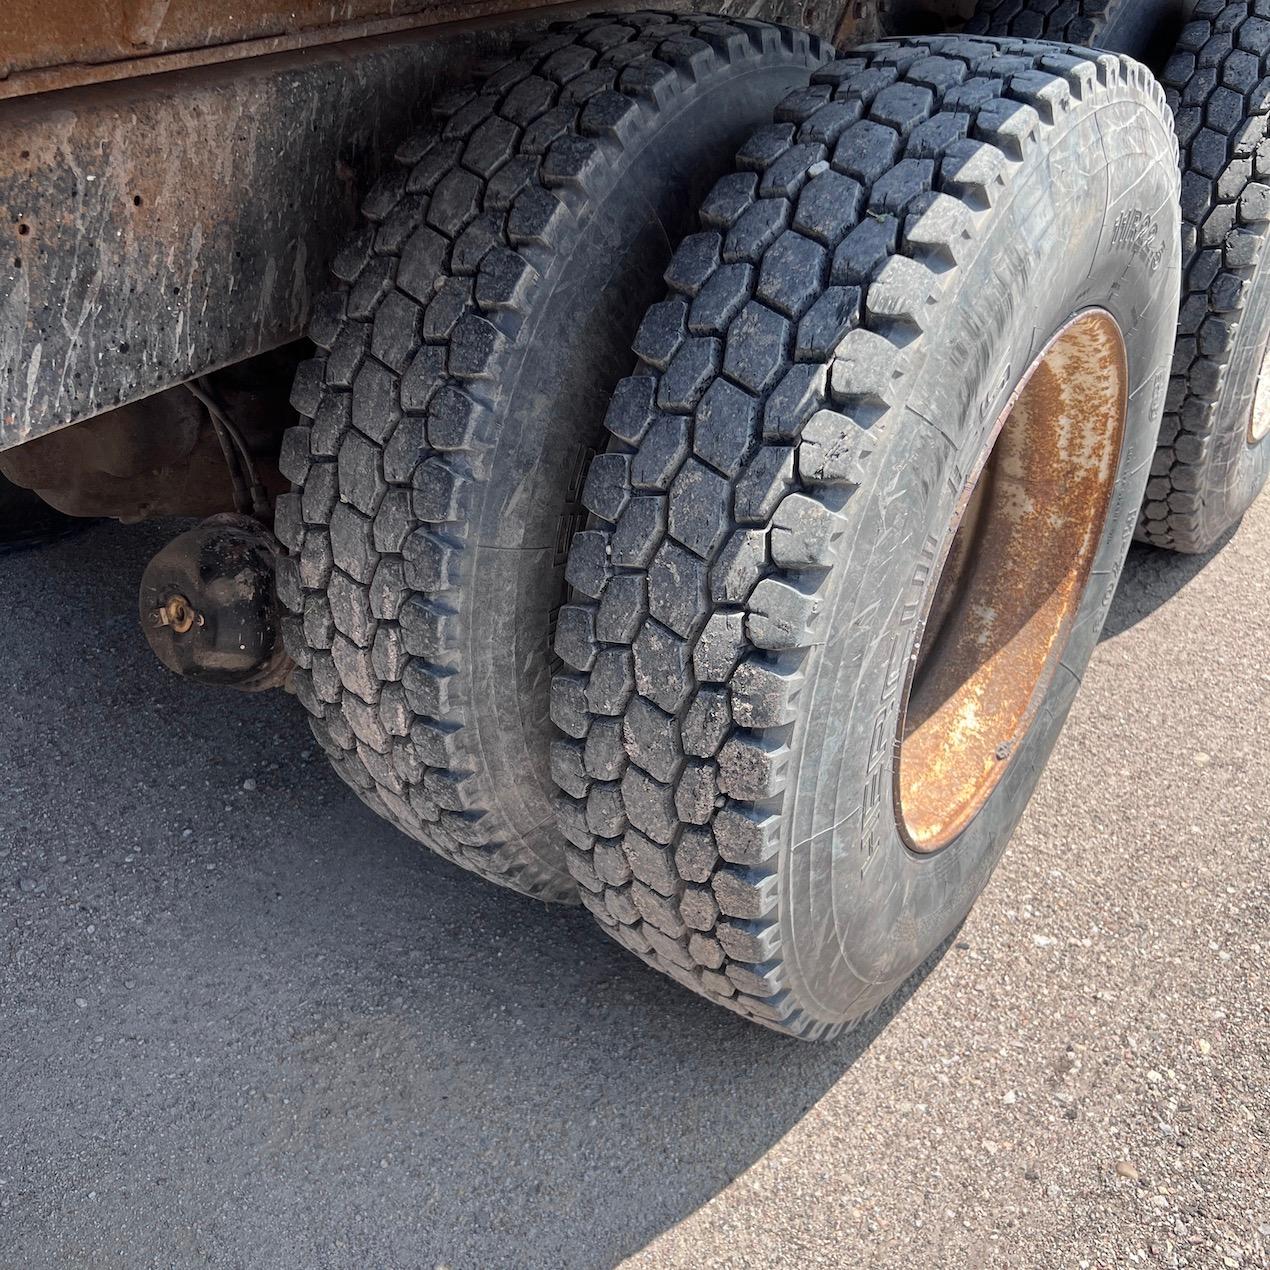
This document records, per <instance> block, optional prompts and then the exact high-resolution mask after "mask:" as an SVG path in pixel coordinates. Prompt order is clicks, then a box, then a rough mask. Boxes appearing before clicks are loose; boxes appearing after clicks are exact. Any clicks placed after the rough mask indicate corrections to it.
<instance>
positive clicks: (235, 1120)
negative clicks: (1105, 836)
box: [0, 524, 952, 1265]
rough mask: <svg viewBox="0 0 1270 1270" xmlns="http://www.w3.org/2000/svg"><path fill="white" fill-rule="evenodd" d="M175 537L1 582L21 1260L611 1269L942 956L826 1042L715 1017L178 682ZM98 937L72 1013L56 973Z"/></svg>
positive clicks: (283, 726) (258, 726) (54, 551)
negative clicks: (162, 640) (82, 998)
mask: <svg viewBox="0 0 1270 1270" xmlns="http://www.w3.org/2000/svg"><path fill="white" fill-rule="evenodd" d="M175 528H178V527H174V526H163V525H146V526H136V527H121V526H118V525H113V524H110V525H106V524H103V525H98V526H96V527H94V528H93V529H92V530H90V531H89V532H87V533H86V534H84V535H83V536H81V537H80V538H77V539H76V540H75V541H74V542H67V543H63V544H59V545H56V546H54V547H51V548H49V549H48V550H47V551H46V552H44V553H35V554H25V555H22V556H16V557H12V558H8V559H6V560H3V561H0V594H3V595H4V596H5V597H6V598H8V599H9V601H10V606H9V607H10V612H9V616H8V618H7V620H6V627H5V636H4V650H5V655H6V657H7V658H8V660H9V664H10V668H11V669H12V671H13V674H12V676H11V679H12V682H11V684H10V686H9V688H7V689H6V692H9V693H11V694H12V700H11V703H10V704H11V707H12V722H11V726H10V727H9V728H8V729H7V730H6V734H5V736H4V737H0V764H3V765H4V767H5V769H6V771H7V772H9V773H10V774H12V776H13V780H14V789H15V795H14V797H12V798H11V799H10V800H9V802H8V803H7V804H6V805H5V806H3V807H0V837H2V838H7V839H8V840H10V841H13V842H15V843H17V844H18V848H17V853H16V855H15V857H14V858H13V859H12V860H8V859H6V860H0V914H2V913H3V910H4V909H5V908H6V907H12V909H13V912H14V922H13V928H14V930H15V931H16V932H17V935H16V939H17V940H18V941H19V946H18V947H17V952H16V955H15V956H14V957H13V958H12V959H11V960H12V964H13V965H15V966H17V967H19V973H18V974H17V976H16V977H15V978H11V979H10V980H9V981H8V982H6V983H3V984H0V1016H3V1015H4V1014H6V1013H8V1011H9V1010H14V1011H17V1010H19V1009H20V1010H22V1011H23V1016H24V1017H26V1018H27V1019H29V1020H30V1021H29V1023H28V1025H27V1026H26V1028H25V1030H24V1031H23V1032H22V1033H21V1035H20V1036H15V1038H14V1043H13V1046H12V1048H11V1050H10V1052H9V1054H8V1055H7V1056H6V1055H2V1054H0V1084H2V1085H3V1086H4V1087H5V1088H6V1089H10V1090H14V1091H16V1094H15V1095H11V1096H10V1097H9V1098H8V1099H6V1103H7V1106H5V1107H4V1108H2V1109H0V1138H3V1139H4V1140H7V1141H10V1142H14V1141H17V1142H21V1143H22V1144H23V1146H22V1149H21V1152H20V1155H19V1158H17V1159H16V1160H15V1162H14V1165H13V1168H12V1170H11V1172H12V1173H13V1175H14V1177H15V1178H16V1179H17V1181H16V1189H15V1190H11V1191H10V1194H16V1195H18V1196H19V1197H21V1198H22V1203H21V1205H20V1206H19V1210H18V1216H17V1222H16V1226H15V1228H14V1232H13V1243H12V1245H11V1246H12V1247H15V1248H17V1249H27V1250H29V1252H30V1253H31V1256H30V1258H29V1259H28V1261H27V1264H45V1262H46V1261H52V1262H54V1263H57V1262H61V1263H63V1264H75V1263H78V1264H83V1263H85V1261H87V1260H91V1259H93V1258H94V1257H100V1256H104V1255H108V1254H109V1252H110V1250H112V1249H117V1248H119V1247H120V1246H126V1247H127V1248H128V1250H129V1252H128V1256H129V1259H130V1260H131V1261H133V1262H134V1263H135V1264H141V1263H145V1262H148V1261H150V1260H155V1261H158V1262H161V1263H165V1264H167V1263H175V1262H178V1261H184V1260H185V1258H186V1256H187V1255H188V1254H189V1252H190V1250H191V1249H198V1250H200V1251H201V1253H202V1254H203V1255H205V1256H206V1258H207V1259H208V1260H210V1261H211V1262H213V1263H216V1264H220V1263H247V1264H337V1265H345V1264H349V1265H352V1264H437V1263H441V1262H445V1263H447V1264H454V1265H468V1264H482V1265H595V1264H606V1263H612V1262H614V1261H616V1260H618V1259H620V1258H621V1257H623V1256H625V1255H628V1254H630V1253H633V1252H636V1251H638V1250H639V1249H640V1248H642V1247H643V1246H644V1245H646V1244H647V1243H648V1242H649V1241H650V1240H651V1239H653V1238H654V1237H655V1236H657V1235H658V1234H659V1233H661V1232H662V1231H664V1230H666V1229H668V1228H669V1227H671V1226H673V1225H674V1224H675V1223H677V1222H679V1221H681V1220H682V1219H684V1218H685V1217H687V1216H689V1215H690V1214H691V1213H693V1212H694V1211H695V1210H696V1209H698V1208H699V1207H700V1206H701V1205H703V1204H705V1203H706V1202H707V1201H709V1200H710V1199H711V1198H712V1197H713V1196H715V1195H716V1194H718V1193H719V1191H720V1190H722V1189H723V1188H724V1187H726V1186H727V1185H728V1184H729V1183H730V1182H731V1181H732V1180H733V1179H735V1178H736V1177H737V1176H738V1175H739V1174H741V1173H742V1172H744V1171H745V1170H746V1169H747V1168H748V1167H749V1166H750V1165H751V1164H752V1163H754V1162H755V1161H756V1160H758V1159H760V1158H761V1157H762V1156H763V1155H764V1153H765V1152H766V1151H767V1150H768V1149H769V1148H770V1147H772V1146H773V1145H774V1144H775V1143H776V1142H778V1141H779V1140H780V1139H781V1138H782V1137H783V1136H784V1135H785V1134H786V1133H787V1132H788V1131H789V1130H790V1129H791V1128H792V1127H793V1126H794V1125H796V1124H797V1123H798V1121H799V1120H800V1119H801V1118H802V1117H803V1116H804V1115H805V1114H806V1113H807V1112H808V1111H809V1110H810V1109H811V1108H812V1107H813V1106H814V1105H815V1104H816V1102H817V1101H818V1100H819V1099H820V1098H821V1096H822V1095H823V1094H824V1093H825V1092H826V1091H827V1090H828V1089H830V1088H831V1087H832V1086H833V1085H834V1084H835V1082H836V1081H838V1080H839V1079H840V1078H841V1077H842V1076H843V1074H844V1073H845V1072H847V1071H848V1070H849V1069H850V1068H851V1067H852V1065H853V1064H854V1063H855V1062H856V1061H857V1060H858V1059H859V1058H860V1056H861V1055H862V1054H863V1053H865V1051H866V1050H867V1049H868V1047H869V1045H870V1044H871V1042H872V1041H873V1039H874V1038H875V1037H876V1036H877V1035H878V1034H879V1033H880V1032H881V1030H882V1029H883V1028H885V1027H886V1026H887V1024H888V1023H889V1022H890V1020H891V1019H892V1018H893V1017H894V1016H895V1015H896V1014H897V1013H898V1012H899V1011H900V1010H902V1009H903V1008H904V1005H905V1003H906V1002H907V1000H908V999H909V998H910V997H911V995H912V993H913V992H914V991H915V989H916V987H917V986H918V984H919V983H920V982H921V981H922V979H923V978H924V977H925V975H926V974H928V973H929V972H930V970H931V969H932V968H933V967H934V966H935V965H936V964H937V963H938V961H939V959H940V957H942V955H943V953H944V951H946V949H947V947H948V946H949V945H950V944H951V942H952V941H951V940H950V941H949V943H948V944H946V945H945V947H944V949H941V950H940V951H939V952H938V953H937V954H936V955H935V956H933V957H932V958H931V959H930V961H929V962H928V963H927V964H926V966H924V967H923V968H922V969H921V970H920V971H919V972H918V973H917V974H916V975H915V976H914V977H913V979H912V980H910V982H909V984H908V985H907V986H906V987H905V989H904V990H903V991H902V992H901V993H900V994H898V995H897V997H896V998H894V999H893V1000H892V1001H890V1002H888V1003H887V1005H886V1006H885V1008H884V1009H883V1010H882V1011H881V1012H879V1013H878V1014H877V1015H875V1016H874V1017H873V1018H872V1019H870V1020H869V1021H868V1022H867V1023H866V1024H865V1025H863V1026H862V1027H861V1028H859V1029H858V1030H856V1031H855V1032H853V1033H851V1034H848V1035H847V1036H845V1037H843V1038H841V1039H840V1040H839V1041H837V1042H835V1043H832V1044H829V1045H820V1046H815V1045H807V1044H805V1043H801V1042H797V1041H791V1040H788V1039H785V1038H782V1037H779V1036H777V1035H775V1034H772V1033H769V1032H765V1031H762V1030H760V1029H759V1028H757V1027H755V1026H753V1025H751V1024H748V1023H745V1022H743V1021H741V1020H740V1019H738V1018H735V1017H734V1016H732V1015H730V1014H727V1013H726V1012H724V1011H721V1010H719V1009H717V1008H714V1007H712V1006H710V1005H708V1004H706V1003H705V1002H702V1001H700V1000H699V999H697V998H696V997H694V996H693V995H691V994H690V993H688V992H686V991H685V990H683V989H681V988H680V987H679V986H678V985H676V984H674V983H672V982H669V981H666V980H664V979H663V978H662V977H661V976H659V975H656V974H655V973H654V972H653V971H651V970H649V969H648V968H646V967H645V966H643V965H642V964H641V963H640V962H638V961H637V960H636V959H635V958H633V957H632V956H630V955H629V954H627V953H625V952H624V951H623V950H622V949H620V948H619V947H618V946H617V945H616V944H614V943H612V942H611V941H609V940H608V939H607V938H605V937H604V935H603V934H602V933H601V932H600V931H599V930H598V928H597V927H596V926H595V925H594V923H593V922H592V921H591V919H590V917H589V915H587V914H586V913H585V912H584V911H582V910H580V909H548V908H547V907H546V906H544V905H541V904H538V903H535V902H532V901H529V900H527V899H524V898H522V897H519V896H517V895H514V894H512V893H510V892H503V891H500V890H498V889H497V888H494V887H491V886H489V885H487V884H485V883H483V882H481V881H479V880H478V879H476V878H474V877H471V876H469V875H467V874H465V873H462V872H461V871H460V870H458V869H455V868H452V867H451V866H449V865H447V864H445V863H444V862H442V861H440V860H439V859H436V858H434V857H432V856H430V855H429V854H428V853H426V852H424V851H422V850H420V849H419V848H417V847H416V846H415V845H414V844H412V843H410V842H409V841H407V840H406V839H405V838H404V837H403V836H401V835H400V834H398V833H397V832H396V831H395V830H392V829H391V828H390V827H388V826H386V825H384V824H382V823H381V822H380V821H378V820H377V819H376V818H375V817H374V816H373V815H372V814H371V813H370V812H369V811H368V810H367V809H366V808H364V807H363V806H362V805H361V804H360V803H358V802H357V801H356V799H355V798H354V797H353V795H352V794H351V793H350V792H349V791H347V790H346V789H345V788H344V787H343V786H342V785H341V784H340V783H339V782H338V780H336V779H335V777H334V776H333V774H332V773H331V772H330V771H329V770H328V769H327V768H326V765H325V762H324V760H323V758H322V755H321V753H320V751H318V750H317V748H316V746H314V745H313V743H312V741H311V739H310V737H309V733H308V729H307V728H306V727H305V726H304V725H303V722H302V720H301V712H300V710H299V707H298V706H297V705H296V704H295V703H294V702H292V701H290V700H289V699H287V698H285V697H284V696H283V695H282V694H278V693H273V694H262V695H260V696H246V695H239V694H235V693H232V692H224V691H221V692H217V691H213V690H203V689H200V688H198V687H197V686H195V685H191V684H187V683H185V682H182V681H181V680H179V679H177V678H176V677H174V676H171V675H169V674H168V673H167V672H165V671H163V670H162V669H161V668H160V667H159V666H158V664H157V662H155V661H154V659H153V657H152V656H151V654H150V653H149V650H148V649H147V647H146V645H145V642H144V639H143V637H142V635H141V632H140V630H139V628H138V627H137V623H136V617H135V598H134V594H135V584H136V581H137V579H138V578H139V576H140V573H141V569H142V567H143V566H144V563H145V561H146V560H147V559H148V557H149V555H150V554H151V553H152V552H153V551H154V550H155V549H157V547H158V546H160V545H161V544H162V543H163V542H164V541H165V540H166V539H167V537H169V536H170V534H171V532H174V530H175ZM48 647H56V649H57V656H56V659H55V665H53V664H50V663H49V662H48V660H47V659H46V658H45V656H44V651H45V649H47V648H48ZM28 663H29V664H30V667H31V668H33V669H32V670H31V674H30V675H27V674H26V670H27V669H28ZM41 667H42V668H43V669H38V668H41ZM17 684H21V685H22V686H23V690H22V691H20V692H14V685H17ZM305 756H307V757H305ZM248 786H250V788H248ZM143 845H144V851H142V846H143ZM121 852H127V853H128V854H127V855H125V856H122V857H121V855H120V853H121ZM134 852H135V853H137V856H138V858H137V859H136V860H134ZM120 858H123V859H125V860H127V861H130V862H132V863H130V864H129V865H128V867H127V868H124V867H122V866H119V865H118V864H116V863H113V862H116V861H118V860H119V859H120ZM103 864H104V865H105V868H102V867H101V866H102V865H103ZM143 866H144V867H143ZM15 869H16V870H17V871H18V872H21V873H23V874H25V875H28V876H30V877H31V878H33V879H36V880H38V883H39V887H40V889H39V890H38V891H36V892H34V893H28V894H25V895H19V894H17V887H16V885H15V881H16V877H17V873H16V872H15ZM68 871H74V874H75V877H76V879H77V880H76V881H75V882H74V885H73V886H72V883H71V882H70V881H67V880H65V878H66V874H67V873H68ZM84 878H87V879H88V880H87V881H82V880H79V879H84ZM72 890H73V892H74V894H73V899H74V904H73V905H72V904H70V903H68V895H70V893H71V891H72ZM20 905H26V906H27V907H26V908H20V907H19V906H20ZM24 914H25V915H29V914H36V915H37V917H38V920H35V921H31V920H28V918H27V917H24V916H23V915H24ZM123 914H128V915H130V916H129V918H128V921H127V922H126V923H124V922H123V921H122V919H121V917H120V915H123ZM85 920H91V921H92V922H93V923H94V925H95V926H96V927H97V928H98V933H97V934H96V935H95V936H94V942H93V943H92V945H91V947H92V952H91V968H90V969H89V968H85V969H83V970H82V971H80V972H78V973H80V975H81V977H82V978H84V979H91V980H92V982H93V983H94V984H95V985H100V988H99V990H98V989H97V988H94V990H93V991H92V992H89V990H88V989H83V992H84V993H85V995H86V996H89V997H91V1000H90V1001H89V1002H88V1005H87V1007H86V1009H87V1014H85V1013H83V1011H84V1009H85V1007H80V1011H81V1012H80V1013H77V1012H76V1010H75V1009H70V1010H69V1012H68V1011H67V1010H66V1009H64V1008H62V1005H61V1002H62V1001H63V1000H64V999H66V996H67V992H68V989H67V988H66V987H65V983H64V977H65V974H66V970H65V968H64V967H59V964H58V958H59V956H60V955H61V953H60V951H59V950H60V949H61V948H62V947H64V946H66V945H67V944H68V936H67V934H66V932H67V931H68V930H73V932H76V938H79V939H80V940H81V941H82V939H83V936H82V930H83V929H84V928H83V927H82V925H78V926H75V927H73V928H72V927H71V926H69V925H67V924H68V923H72V922H79V923H82V922H83V921H85ZM124 926H126V929H121V930H120V931H119V936H118V937H117V938H115V937H114V936H113V935H111V932H113V931H115V930H116V928H117V927H124ZM89 929H92V928H91V927H90V928H89ZM103 935H111V937H110V938H103ZM75 991H80V989H75ZM70 995H71V996H73V995H74V992H71V994H70ZM76 1004H78V1002H76ZM88 1017H91V1018H92V1020H93V1023H92V1026H91V1027H86V1026H85V1020H86V1018H88ZM94 1034H95V1036H94ZM116 1036H118V1037H119V1038H121V1040H120V1042H119V1043H120V1044H123V1043H124V1042H125V1041H126V1044H127V1053H128V1061H127V1063H126V1064H121V1062H120V1061H119V1060H118V1058H117V1057H113V1056H112V1054H113V1051H112V1050H111V1044H112V1042H113V1040H114V1038H115V1037H116ZM143 1189H144V1199H143V1200H141V1199H139V1196H140V1195H141V1193H142V1191H143ZM89 1190H91V1191H92V1192H93V1195H94V1200H93V1203H92V1204H91V1205H88V1206H79V1207H76V1206H75V1205H74V1204H73V1203H71V1202H70V1201H69V1200H67V1199H65V1198H58V1197H65V1196H67V1195H75V1194H87V1193H88V1191H89ZM50 1197H51V1198H50ZM139 1203H140V1204H141V1206H142V1207H141V1209H138V1207H137V1205H138V1204H139ZM139 1213H140V1214H141V1217H140V1218H139ZM340 1249H342V1251H337V1250H340Z"/></svg>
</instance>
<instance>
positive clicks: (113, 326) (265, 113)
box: [0, 30, 510, 449]
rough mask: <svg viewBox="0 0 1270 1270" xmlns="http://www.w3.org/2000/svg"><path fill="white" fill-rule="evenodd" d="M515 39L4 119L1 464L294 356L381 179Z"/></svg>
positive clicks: (367, 52)
mask: <svg viewBox="0 0 1270 1270" xmlns="http://www.w3.org/2000/svg"><path fill="white" fill-rule="evenodd" d="M509 39H510V32H508V31H504V30H500V31H498V32H490V31H482V32H479V33H478V32H474V31H468V30H465V31H461V32H454V33H451V34H450V35H449V36H448V37H446V38H430V39H428V40H423V41H420V40H404V39H394V40H373V41H364V42H361V43H359V44H358V45H357V46H352V47H350V46H339V47H332V48H330V49H325V50H322V51H320V52H319V53H314V54H308V55H299V54H286V55H282V56H279V57H271V58H259V59H253V60H252V61H250V62H244V63H240V64H236V65H233V66H223V67H211V68H205V69H202V70H197V71H190V72H185V73H182V74H180V75H162V76H152V77H149V78H147V79H143V80H138V81H134V82H127V83H123V84H118V85H109V86H105V87H99V88H84V89H72V90H68V91H66V92H64V93H58V94H53V95H50V96H48V97H42V98H28V99H22V100H17V101H11V102H7V103H3V104H0V137H3V138H4V141H3V152H2V159H0V232H4V233H6V234H7V235H8V242H7V243H6V244H4V251H3V255H0V449H4V448H7V447H9V446H12V445H15V444H19V443H20V442H22V441H25V440H27V439H29V438H30V437H33V436H38V435H40V434H41V433H44V432H47V431H50V430H52V429H53V428H56V427H59V426H61V425H64V424H66V423H69V422H72V421H74V420H77V419H83V418H88V417H90V416H92V415H95V414H98V413H100V412H102V411H104V410H108V409H111V408H112V407H114V406H117V405H120V404H123V403H125V402H128V401H133V400H136V399H138V398H140V397H144V396H146V395H147V394H149V393H152V392H155V391H157V390H159V389H161V388H165V387H168V386H170V385H172V384H174V383H177V382H181V381H183V380H186V379H189V378H191V377H193V376H194V375H198V374H202V373H204V372H206V371H207V370H209V369H211V368H214V367H217V366H221V365H225V364H228V363H230V362H234V361H238V360H240V359H242V358H245V357H249V356H251V355H253V354H255V353H258V352H260V351H262V350H265V349H268V348H271V347H275V346H277V345H279V344H281V343H283V342H284V341H287V340H291V339H293V338H295V337H296V336H297V335H298V334H299V333H300V332H301V331H302V329H303V326H304V323H305V321H306V319H307V316H308V309H309V302H310V297H311V294H312V292H313V290H314V288H315V287H318V286H321V285H323V284H324V281H325V277H326V274H327V268H328V263H329V260H330V258H331V256H332V254H333V252H334V251H335V250H336V249H337V246H338V244H339V242H340V240H341V239H342V238H343V237H344V236H345V234H346V233H347V232H348V230H349V228H350V226H351V225H352V224H353V223H354V218H355V214H356V208H357V205H358V202H359V199H360V197H361V195H362V194H363V193H364V192H365V190H366V188H367V186H368V185H369V183H370V181H371V180H372V178H373V177H374V175H375V174H376V172H377V170H378V168H379V166H380V163H381V162H382V161H383V160H386V159H387V158H389V157H390V156H391V155H392V152H393V150H394V149H395V148H396V146H397V144H398V143H399V142H400V141H401V139H402V138H403V137H404V136H405V135H406V134H407V133H408V132H409V131H410V130H411V129H413V128H415V127H417V126H419V125H420V124H421V123H422V122H423V120H424V118H425V116H426V112H427V104H428V102H429V100H430V99H431V98H432V97H433V96H434V95H435V94H436V93H437V92H438V91H440V90H443V89H445V88H447V87H449V86H451V85H452V84H454V83H455V82H456V81H461V79H462V78H464V77H466V76H467V75H469V74H470V71H471V65H472V63H473V61H474V60H475V59H476V58H477V57H479V56H483V55H485V54H487V53H489V52H490V51H492V50H493V49H496V48H498V47H500V46H503V45H505V44H506V43H507V42H508V40H509Z"/></svg>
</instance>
